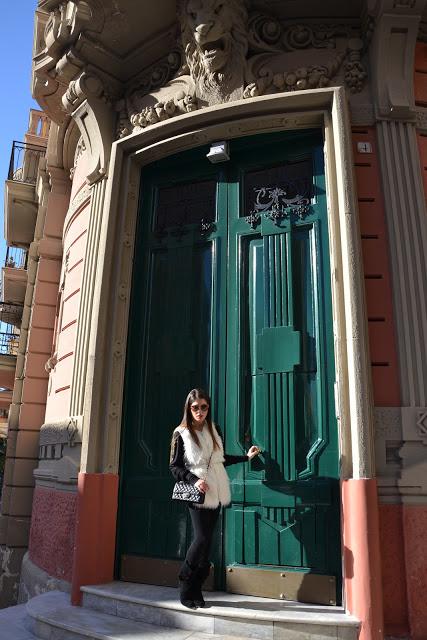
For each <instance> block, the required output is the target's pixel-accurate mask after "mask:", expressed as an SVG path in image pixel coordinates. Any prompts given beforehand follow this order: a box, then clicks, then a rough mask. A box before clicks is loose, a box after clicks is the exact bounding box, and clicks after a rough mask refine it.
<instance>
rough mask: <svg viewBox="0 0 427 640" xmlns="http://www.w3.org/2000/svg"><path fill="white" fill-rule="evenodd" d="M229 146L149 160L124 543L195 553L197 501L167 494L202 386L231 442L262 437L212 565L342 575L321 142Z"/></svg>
mask: <svg viewBox="0 0 427 640" xmlns="http://www.w3.org/2000/svg"><path fill="white" fill-rule="evenodd" d="M230 148H231V157H232V160H231V162H229V163H225V164H224V165H221V166H219V167H209V166H208V165H207V161H206V159H205V154H206V150H202V149H200V150H193V151H191V152H185V153H184V154H181V155H180V156H177V157H175V158H170V159H167V160H164V161H160V162H159V163H155V164H154V165H153V166H152V168H151V169H149V170H144V173H143V187H142V208H141V214H142V220H141V224H140V225H139V231H138V238H139V239H138V241H137V251H136V253H135V267H134V284H133V294H132V311H131V321H130V322H131V326H130V332H129V343H128V366H127V377H126V401H125V410H124V429H125V438H124V447H123V455H122V486H121V510H120V553H121V554H125V555H127V556H129V555H130V556H132V555H134V556H144V557H148V558H159V561H160V559H161V560H162V561H164V560H165V559H166V560H167V559H171V560H174V561H177V560H179V559H180V558H183V557H184V555H185V551H186V549H187V547H188V544H189V542H190V526H189V521H188V517H187V513H186V508H185V507H184V506H182V505H179V504H178V503H172V502H171V501H170V493H171V488H172V484H173V482H172V479H171V477H170V474H169V470H168V456H167V452H168V449H169V441H170V437H171V433H172V429H173V427H174V426H175V425H176V424H178V423H179V421H180V419H181V415H180V412H181V406H182V401H183V398H184V397H185V395H186V393H187V392H188V390H189V389H191V388H192V387H194V386H205V387H207V388H208V389H209V390H210V392H211V396H212V401H213V402H212V405H213V408H214V415H213V417H214V420H216V421H217V422H218V423H219V424H220V425H221V427H222V430H223V432H224V435H225V441H226V450H227V452H228V453H237V454H240V453H242V452H243V451H244V450H246V448H247V446H248V445H249V444H251V443H255V444H257V445H259V446H260V447H261V449H262V450H263V454H262V456H260V458H258V459H255V460H254V461H252V462H251V463H250V464H246V465H234V466H232V467H229V468H228V469H227V471H228V472H229V475H230V479H231V487H232V505H231V506H230V508H229V509H226V510H225V513H224V521H225V536H224V557H221V544H220V537H219V538H218V540H217V541H216V543H215V544H214V547H215V549H216V555H215V558H214V561H215V564H216V571H215V575H216V576H221V571H220V570H219V569H220V567H221V566H223V564H224V561H225V563H226V564H234V565H236V564H237V565H242V566H244V565H250V566H251V567H260V568H268V567H270V568H271V569H273V570H275V569H277V570H280V568H283V567H288V568H290V569H292V570H295V571H303V572H308V573H310V572H314V573H316V572H317V573H323V574H328V573H329V574H332V575H334V576H336V577H338V576H339V499H338V480H337V478H338V451H337V433H336V420H335V415H334V406H333V382H334V364H333V340H332V330H331V327H332V317H331V301H330V283H329V278H330V275H329V263H328V230H327V215H326V191H325V180H324V169H323V155H322V145H321V140H320V138H319V135H318V134H311V133H307V134H306V135H304V134H298V135H295V136H292V135H290V134H274V135H272V136H256V137H253V138H250V139H246V140H235V141H232V142H231V144H230ZM219 535H221V533H220V534H219ZM325 580H326V581H327V580H328V579H327V578H325ZM218 586H221V581H219V582H218V580H217V587H218ZM338 588H339V580H338ZM328 601H329V600H328Z"/></svg>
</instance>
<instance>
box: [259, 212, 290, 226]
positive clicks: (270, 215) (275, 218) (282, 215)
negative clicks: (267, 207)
mask: <svg viewBox="0 0 427 640" xmlns="http://www.w3.org/2000/svg"><path fill="white" fill-rule="evenodd" d="M289 214H290V212H289V211H288V210H287V209H284V208H280V209H278V208H276V209H272V210H271V211H266V212H265V213H264V218H266V219H268V220H271V221H272V222H273V223H274V224H275V225H276V226H277V225H278V224H279V222H281V220H286V219H288V218H289Z"/></svg>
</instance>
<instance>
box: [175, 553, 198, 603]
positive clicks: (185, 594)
mask: <svg viewBox="0 0 427 640" xmlns="http://www.w3.org/2000/svg"><path fill="white" fill-rule="evenodd" d="M178 578H179V599H180V601H181V604H182V605H184V607H188V608H189V609H196V604H195V602H194V582H195V579H196V571H195V569H193V567H192V566H191V565H190V564H189V563H188V562H187V561H185V562H184V564H183V565H182V567H181V570H180V572H179V575H178Z"/></svg>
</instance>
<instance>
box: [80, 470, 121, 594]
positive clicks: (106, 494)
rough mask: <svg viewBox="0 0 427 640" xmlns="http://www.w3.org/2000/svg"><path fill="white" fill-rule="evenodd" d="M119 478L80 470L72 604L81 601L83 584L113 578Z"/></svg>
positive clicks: (96, 582)
mask: <svg viewBox="0 0 427 640" xmlns="http://www.w3.org/2000/svg"><path fill="white" fill-rule="evenodd" d="M118 486H119V478H118V476H117V475H113V474H103V473H79V480H78V497H77V521H76V537H75V552H74V563H73V579H72V588H71V602H72V604H76V605H79V604H81V599H82V594H81V591H80V587H81V586H83V585H85V584H100V583H103V582H111V581H112V580H113V579H114V553H115V544H116V519H117V499H118Z"/></svg>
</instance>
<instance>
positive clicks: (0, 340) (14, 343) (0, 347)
mask: <svg viewBox="0 0 427 640" xmlns="http://www.w3.org/2000/svg"><path fill="white" fill-rule="evenodd" d="M18 345H19V334H18V333H12V332H8V331H0V354H1V355H3V356H17V355H18Z"/></svg>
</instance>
